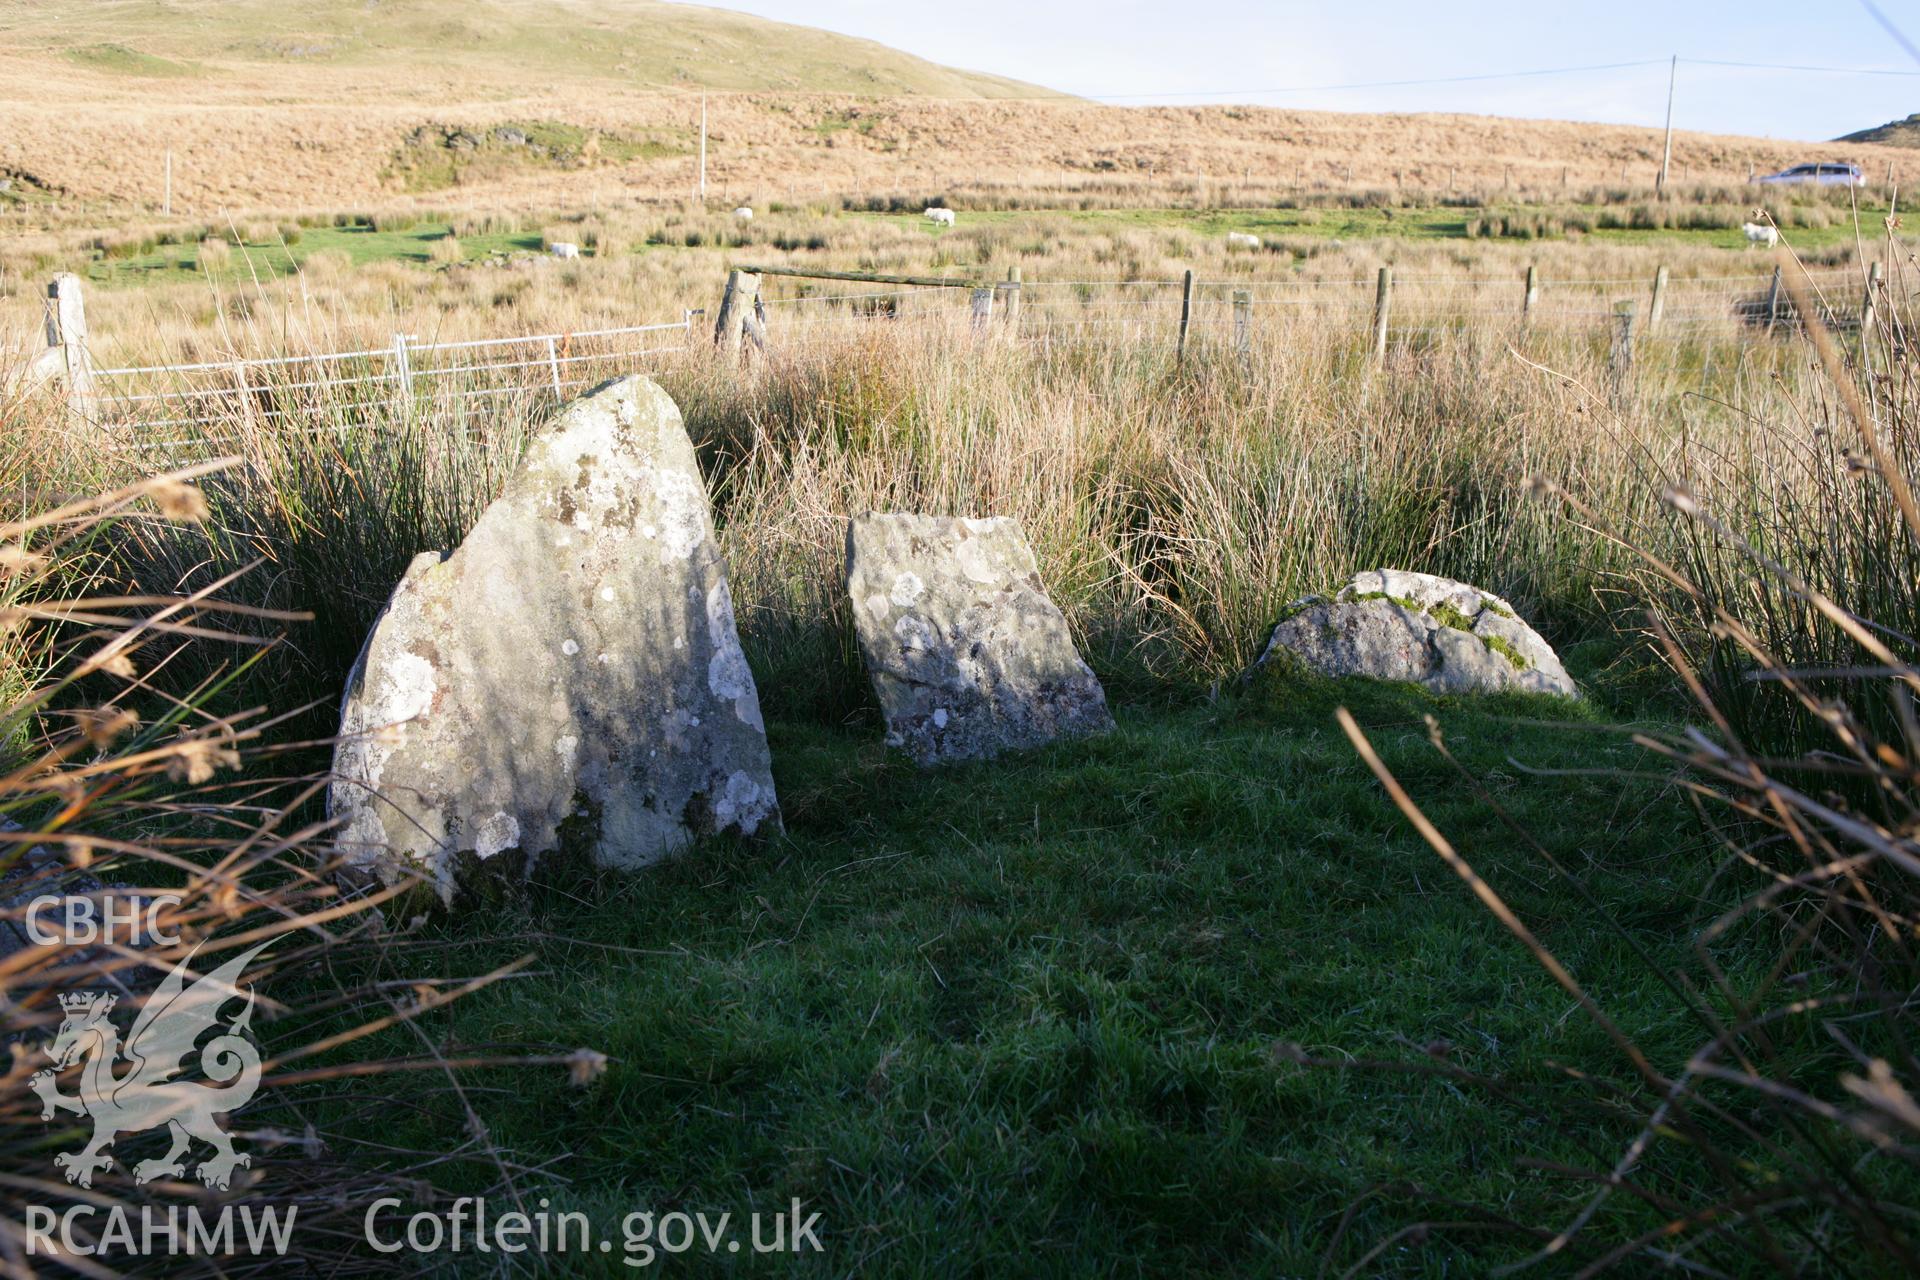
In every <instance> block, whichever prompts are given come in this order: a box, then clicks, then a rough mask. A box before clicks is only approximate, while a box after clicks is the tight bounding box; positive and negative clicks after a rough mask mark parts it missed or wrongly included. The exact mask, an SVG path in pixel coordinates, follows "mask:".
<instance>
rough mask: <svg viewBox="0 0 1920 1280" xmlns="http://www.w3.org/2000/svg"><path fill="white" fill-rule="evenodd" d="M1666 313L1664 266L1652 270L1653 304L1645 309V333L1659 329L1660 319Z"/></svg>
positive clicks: (1665, 272) (1665, 273) (1665, 275)
mask: <svg viewBox="0 0 1920 1280" xmlns="http://www.w3.org/2000/svg"><path fill="white" fill-rule="evenodd" d="M1666 312H1667V268H1666V266H1665V264H1662V265H1661V266H1659V267H1657V268H1655V269H1654V273H1653V302H1652V303H1651V304H1650V305H1649V306H1648V307H1647V332H1648V333H1652V332H1653V331H1654V330H1655V329H1658V328H1659V327H1660V317H1661V316H1663V315H1665V314H1666Z"/></svg>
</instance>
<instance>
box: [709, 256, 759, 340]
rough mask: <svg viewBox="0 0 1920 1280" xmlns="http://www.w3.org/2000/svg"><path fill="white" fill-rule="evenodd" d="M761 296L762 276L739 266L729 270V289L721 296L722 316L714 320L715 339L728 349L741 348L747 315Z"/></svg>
mask: <svg viewBox="0 0 1920 1280" xmlns="http://www.w3.org/2000/svg"><path fill="white" fill-rule="evenodd" d="M759 296H760V277H759V276H756V275H753V274H751V273H749V272H746V271H741V270H739V269H738V268H736V269H734V270H732V271H729V272H727V289H726V292H725V293H724V294H722V295H721V297H720V316H719V319H717V320H716V321H714V325H713V340H714V341H715V342H716V343H718V344H719V345H720V346H721V347H722V348H724V349H725V350H727V351H730V352H731V351H738V350H739V349H740V337H741V335H742V334H743V333H745V332H746V328H747V316H748V315H749V314H751V313H752V311H753V304H754V302H755V300H757V299H758V298H759Z"/></svg>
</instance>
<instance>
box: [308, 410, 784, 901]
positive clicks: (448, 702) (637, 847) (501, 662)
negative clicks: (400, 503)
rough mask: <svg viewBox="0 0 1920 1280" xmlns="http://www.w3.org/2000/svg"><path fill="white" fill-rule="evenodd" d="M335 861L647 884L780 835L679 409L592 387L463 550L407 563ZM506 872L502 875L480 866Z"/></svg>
mask: <svg viewBox="0 0 1920 1280" xmlns="http://www.w3.org/2000/svg"><path fill="white" fill-rule="evenodd" d="M340 733H341V741H340V744H339V746H338V747H337V748H336V749H335V752H334V774H335V778H334V782H333V784H332V786H331V788H330V790H329V792H328V808H329V811H330V813H331V814H332V815H333V816H334V817H335V818H337V819H340V820H342V821H343V824H344V825H343V829H342V831H341V834H340V837H339V839H340V844H341V848H342V851H343V853H344V855H345V856H346V858H347V859H348V860H349V861H350V862H354V863H358V864H362V865H368V866H371V867H373V868H374V869H376V870H378V871H379V872H380V873H381V875H382V876H383V877H384V878H385V879H387V880H390V881H391V880H394V879H396V878H397V877H398V876H399V875H401V874H403V873H406V872H409V871H416V870H417V871H424V872H425V873H426V874H427V876H428V878H429V879H430V880H431V881H432V883H433V884H434V885H435V887H436V888H437V889H438V890H439V891H440V893H441V895H442V896H443V897H447V898H451V896H452V894H453V891H454V889H455V887H456V884H457V883H458V881H459V880H460V878H461V877H462V876H463V875H464V874H466V873H467V872H468V871H470V870H472V869H473V867H474V864H475V862H476V860H477V861H478V862H481V863H484V862H487V861H488V860H490V859H498V858H504V857H505V856H506V855H519V856H518V857H516V858H513V859H509V860H508V862H507V865H512V866H515V867H516V868H520V867H524V868H525V869H531V867H532V865H533V863H534V862H535V861H536V860H537V859H539V858H540V857H541V856H542V855H546V854H550V853H553V852H555V851H560V850H565V851H567V852H570V853H572V852H577V853H581V854H584V855H586V856H588V857H590V858H591V859H592V860H593V861H595V862H597V863H599V864H601V865H605V866H613V867H621V868H633V867H642V866H645V865H647V864H648V863H651V862H654V861H656V860H658V859H660V858H662V857H665V856H666V855H668V854H670V853H672V852H674V851H675V850H676V849H679V848H680V847H681V846H683V845H685V844H686V843H687V842H688V841H689V840H691V839H692V838H693V837H694V836H696V835H699V834H703V833H707V832H714V831H736V832H742V833H751V832H754V831H756V830H759V829H760V828H762V827H777V826H778V825H779V821H780V813H779V807H778V805H777V804H776V802H775V799H774V790H773V776H772V773H771V771H770V769H769V760H768V754H767V740H766V733H765V729H764V727H763V726H762V724H761V719H760V703H759V698H758V695H757V694H756V692H755V690H754V684H753V675H752V673H751V672H750V671H749V670H748V669H747V662H746V658H745V656H744V655H743V654H742V653H741V651H740V640H739V637H738V635H737V634H736V632H735V630H734V620H733V602H732V599H731V598H730V597H729V596H728V594H727V580H726V575H725V572H724V571H723V566H722V564H721V560H720V552H719V549H718V547H716V546H715V544H714V537H713V523H712V518H711V515H710V513H709V511H708V508H707V493H706V487H705V485H704V484H703V483H702V482H701V479H700V472H699V470H698V468H697V466H696V465H695V461H694V455H693V446H692V444H691V443H690V442H689V441H688V439H687V433H686V431H685V429H684V428H683V427H682V426H681V422H680V411H679V410H678V409H677V408H676V407H675V406H674V403H673V401H672V400H671V399H670V398H669V397H668V396H667V393H666V392H664V391H662V390H661V389H660V388H659V387H657V386H655V385H654V384H653V383H652V382H650V381H648V380H647V379H645V378H639V377H633V378H625V379H622V380H620V381H618V382H611V383H608V384H606V385H604V386H602V387H599V388H597V389H596V390H594V391H593V392H592V393H590V394H589V395H587V396H586V397H584V398H583V399H581V400H578V401H576V402H575V403H574V404H573V405H571V406H570V407H569V408H567V409H566V410H565V411H564V412H563V413H562V414H561V415H560V417H559V418H558V420H557V421H555V422H554V423H553V424H552V425H551V426H550V427H548V428H547V429H546V430H544V431H543V432H542V433H541V434H540V435H539V436H538V437H537V438H536V439H535V440H534V441H533V443H532V445H531V446H530V447H529V449H528V451H527V456H526V458H525V460H524V461H522V463H521V464H520V467H519V470H518V471H516V472H515V473H514V475H513V476H512V477H511V478H510V479H509V480H508V481H507V485H506V489H505V491H504V492H503V493H502V494H501V496H500V498H499V500H498V501H496V502H494V503H493V504H492V505H491V506H489V507H488V508H487V509H486V510H485V511H484V512H483V513H482V514H481V516H480V519H479V521H478V522H477V523H476V524H475V525H474V527H473V531H472V532H471V533H469V534H468V535H467V538H466V541H464V542H462V543H461V544H460V547H459V549H457V550H456V551H454V552H452V553H451V554H448V555H442V554H439V553H433V552H429V553H426V554H423V555H420V556H417V557H416V558H415V559H414V561H413V563H412V564H411V565H410V566H408V568H407V572H406V576H405V577H404V578H402V579H401V581H400V585H399V586H398V587H396V588H394V592H393V598H392V599H391V600H390V601H388V603H387V608H386V611H385V612H384V613H383V614H382V615H381V616H380V618H379V620H378V621H377V622H375V624H374V628H373V632H372V634H371V635H369V636H368V637H367V643H366V647H365V649H364V650H363V651H362V653H361V656H360V660H359V662H358V663H357V664H356V665H355V668H354V671H353V674H352V675H351V676H350V677H349V678H348V682H347V693H346V698H345V701H344V703H343V706H342V710H341V725H340ZM496 865H498V864H496Z"/></svg>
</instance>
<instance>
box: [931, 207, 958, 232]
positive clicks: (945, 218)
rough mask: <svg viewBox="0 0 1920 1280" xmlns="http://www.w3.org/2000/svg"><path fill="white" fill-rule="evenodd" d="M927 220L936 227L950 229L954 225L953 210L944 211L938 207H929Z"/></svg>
mask: <svg viewBox="0 0 1920 1280" xmlns="http://www.w3.org/2000/svg"><path fill="white" fill-rule="evenodd" d="M926 218H927V221H928V222H931V223H932V224H933V225H934V226H936V227H950V226H952V225H953V210H951V209H942V208H939V207H938V206H933V207H929V208H928V209H927V213H926Z"/></svg>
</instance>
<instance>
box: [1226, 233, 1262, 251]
mask: <svg viewBox="0 0 1920 1280" xmlns="http://www.w3.org/2000/svg"><path fill="white" fill-rule="evenodd" d="M1259 247H1260V237H1259V236H1256V235H1249V234H1247V233H1246V232H1245V231H1229V232H1227V248H1229V249H1258V248H1259Z"/></svg>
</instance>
